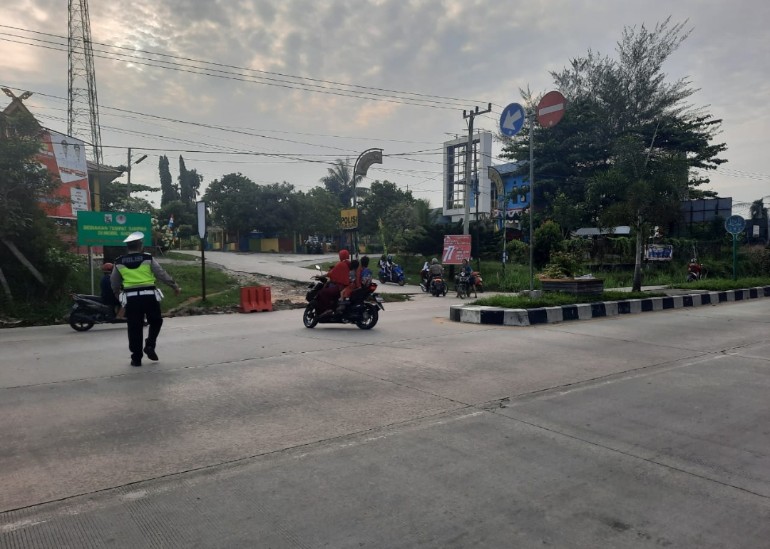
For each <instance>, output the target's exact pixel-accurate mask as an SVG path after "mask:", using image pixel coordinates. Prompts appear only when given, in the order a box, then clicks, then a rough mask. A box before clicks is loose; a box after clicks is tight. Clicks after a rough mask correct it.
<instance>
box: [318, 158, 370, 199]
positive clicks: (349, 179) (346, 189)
mask: <svg viewBox="0 0 770 549" xmlns="http://www.w3.org/2000/svg"><path fill="white" fill-rule="evenodd" d="M320 181H321V183H323V185H324V187H325V188H326V190H327V191H329V192H330V193H332V194H333V195H334V196H336V197H338V199H339V201H340V205H341V206H343V207H349V206H351V205H352V202H353V194H354V192H355V190H356V185H358V183H360V181H361V176H360V175H358V176H355V177H354V176H353V169H352V168H351V167H350V162H349V161H348V160H344V161H343V160H340V159H337V161H336V162H335V163H334V166H333V167H331V168H328V174H327V175H326V176H325V177H322V178H321V180H320Z"/></svg>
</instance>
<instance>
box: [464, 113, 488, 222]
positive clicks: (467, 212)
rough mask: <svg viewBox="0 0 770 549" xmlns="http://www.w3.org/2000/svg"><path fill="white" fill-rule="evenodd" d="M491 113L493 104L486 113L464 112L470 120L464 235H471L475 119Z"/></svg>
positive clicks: (466, 157)
mask: <svg viewBox="0 0 770 549" xmlns="http://www.w3.org/2000/svg"><path fill="white" fill-rule="evenodd" d="M491 111H492V103H489V104H487V110H485V111H480V110H479V108H478V107H476V108H475V109H474V110H472V111H463V118H466V119H468V145H467V146H466V147H465V216H464V219H463V234H469V226H470V215H471V157H472V154H473V119H474V118H475V117H477V116H478V115H480V114H486V113H488V112H491ZM477 200H478V198H477Z"/></svg>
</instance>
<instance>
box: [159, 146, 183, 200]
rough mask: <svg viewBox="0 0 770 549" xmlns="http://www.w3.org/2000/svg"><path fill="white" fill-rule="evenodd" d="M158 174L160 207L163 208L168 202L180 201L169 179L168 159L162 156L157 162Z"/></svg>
mask: <svg viewBox="0 0 770 549" xmlns="http://www.w3.org/2000/svg"><path fill="white" fill-rule="evenodd" d="M158 172H159V174H160V191H161V195H160V205H161V207H163V206H165V205H166V204H168V203H169V202H173V201H175V200H180V198H179V189H178V188H177V187H176V186H174V180H173V178H172V177H171V170H170V168H169V163H168V157H167V156H166V155H163V156H161V157H160V160H159V161H158Z"/></svg>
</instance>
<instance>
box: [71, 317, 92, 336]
mask: <svg viewBox="0 0 770 549" xmlns="http://www.w3.org/2000/svg"><path fill="white" fill-rule="evenodd" d="M70 326H71V327H72V329H73V330H75V331H76V332H87V331H88V330H90V329H91V328H93V327H94V323H93V322H92V321H90V320H88V319H87V318H86V317H83V316H80V315H70Z"/></svg>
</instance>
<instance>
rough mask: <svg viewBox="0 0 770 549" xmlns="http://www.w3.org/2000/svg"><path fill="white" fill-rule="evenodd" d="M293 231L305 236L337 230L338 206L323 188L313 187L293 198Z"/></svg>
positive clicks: (332, 196)
mask: <svg viewBox="0 0 770 549" xmlns="http://www.w3.org/2000/svg"><path fill="white" fill-rule="evenodd" d="M295 207H296V215H295V217H294V225H293V228H294V230H296V231H298V232H300V233H302V234H305V235H317V234H331V233H333V232H335V231H337V230H338V227H339V220H340V205H339V202H338V200H337V197H335V196H334V195H333V194H331V193H330V192H329V191H327V190H326V189H324V188H323V187H313V188H312V189H310V190H309V191H308V192H307V193H303V192H301V191H300V192H298V193H297V195H296V197H295Z"/></svg>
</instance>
